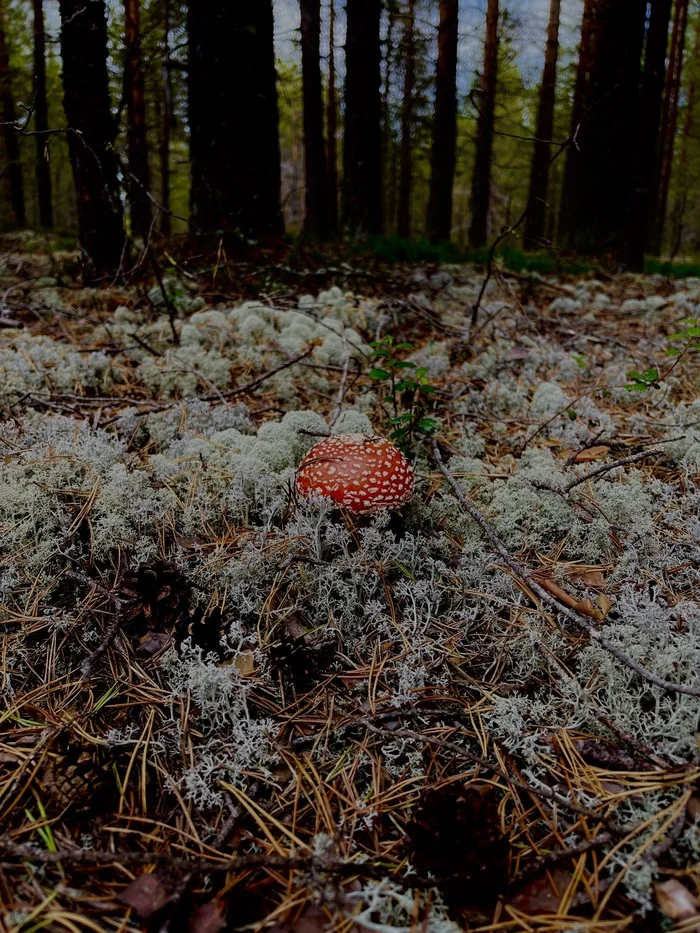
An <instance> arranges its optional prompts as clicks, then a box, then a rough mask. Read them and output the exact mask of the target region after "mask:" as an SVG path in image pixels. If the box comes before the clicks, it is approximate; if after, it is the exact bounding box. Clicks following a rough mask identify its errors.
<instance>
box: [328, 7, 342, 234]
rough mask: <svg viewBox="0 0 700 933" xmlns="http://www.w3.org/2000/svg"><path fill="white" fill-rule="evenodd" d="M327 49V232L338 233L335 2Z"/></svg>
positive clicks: (331, 12) (330, 17)
mask: <svg viewBox="0 0 700 933" xmlns="http://www.w3.org/2000/svg"><path fill="white" fill-rule="evenodd" d="M328 16H329V20H330V26H329V47H328V108H327V109H328V232H329V233H332V234H337V233H338V222H339V218H338V100H337V92H336V74H335V0H330V8H329V13H328Z"/></svg>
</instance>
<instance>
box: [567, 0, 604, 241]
mask: <svg viewBox="0 0 700 933" xmlns="http://www.w3.org/2000/svg"><path fill="white" fill-rule="evenodd" d="M599 5H600V0H584V7H583V19H582V22H581V44H580V46H579V55H578V68H577V70H576V85H575V88H574V106H573V111H572V114H571V133H570V136H571V137H572V139H573V140H574V141H575V144H574V145H571V146H569V148H568V150H567V154H566V165H565V166H564V180H563V182H562V191H561V201H560V203H559V224H558V231H557V236H558V240H559V243H560V244H561V245H562V246H563V247H565V248H567V249H569V248H571V247H572V246H573V245H574V239H575V234H576V202H577V198H576V189H577V186H578V174H579V169H580V167H581V152H580V151H579V148H578V134H579V132H580V128H581V126H582V124H583V121H584V119H585V118H586V115H587V114H588V110H589V107H590V104H591V80H592V76H593V65H594V61H595V54H596V42H597V39H598V33H599V30H598V7H599Z"/></svg>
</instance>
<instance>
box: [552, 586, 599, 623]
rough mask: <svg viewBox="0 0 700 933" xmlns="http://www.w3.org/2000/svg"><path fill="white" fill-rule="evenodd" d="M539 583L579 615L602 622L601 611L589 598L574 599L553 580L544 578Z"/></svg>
mask: <svg viewBox="0 0 700 933" xmlns="http://www.w3.org/2000/svg"><path fill="white" fill-rule="evenodd" d="M539 584H540V586H541V587H542V588H543V589H545V590H547V592H548V593H550V594H551V595H552V596H553V597H554V598H555V599H558V600H559V602H560V603H563V605H565V606H568V607H569V609H574V610H575V611H576V612H580V613H581V615H584V616H588V617H589V618H591V619H595V620H596V622H602V620H603V613H602V612H601V611H600V609H596V607H595V606H594V605H593V603H592V602H591V601H590V599H576V597H575V596H572V595H571V594H570V593H567V592H566V590H563V589H562V588H561V587H560V586H559V585H558V584H557V583H554V581H553V580H548V579H546V578H544V579H542V580H540V581H539Z"/></svg>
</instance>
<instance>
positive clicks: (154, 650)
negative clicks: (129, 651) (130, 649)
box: [137, 632, 170, 658]
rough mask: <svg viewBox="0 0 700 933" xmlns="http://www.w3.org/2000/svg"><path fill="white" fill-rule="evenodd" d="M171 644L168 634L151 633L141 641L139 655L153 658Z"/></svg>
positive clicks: (138, 649)
mask: <svg viewBox="0 0 700 933" xmlns="http://www.w3.org/2000/svg"><path fill="white" fill-rule="evenodd" d="M169 642H170V635H168V634H167V632H149V633H148V634H147V635H144V636H143V638H140V639H139V644H138V648H137V653H138V654H140V655H141V656H142V657H147V658H151V657H153V655H155V654H158V652H160V651H162V650H163V648H165V646H166V645H167V644H169Z"/></svg>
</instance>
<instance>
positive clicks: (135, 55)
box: [124, 0, 153, 240]
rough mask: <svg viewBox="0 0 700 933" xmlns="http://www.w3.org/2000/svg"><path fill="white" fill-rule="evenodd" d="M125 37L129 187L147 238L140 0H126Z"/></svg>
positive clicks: (134, 219)
mask: <svg viewBox="0 0 700 933" xmlns="http://www.w3.org/2000/svg"><path fill="white" fill-rule="evenodd" d="M124 38H125V44H126V63H125V70H124V82H125V90H126V111H127V142H128V149H129V179H128V186H127V187H128V191H129V202H130V205H131V226H132V229H133V232H134V233H136V234H140V235H141V236H142V237H143V238H144V240H145V239H147V238H148V235H149V230H150V226H151V220H152V216H153V211H152V209H151V201H150V198H149V197H148V194H149V190H150V173H149V169H148V141H147V134H146V96H145V82H144V77H143V67H142V63H141V10H140V5H139V0H124Z"/></svg>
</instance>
